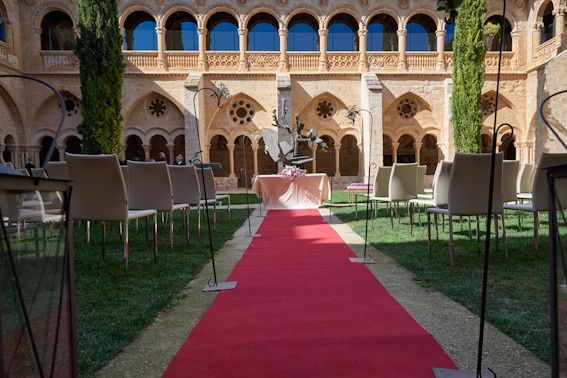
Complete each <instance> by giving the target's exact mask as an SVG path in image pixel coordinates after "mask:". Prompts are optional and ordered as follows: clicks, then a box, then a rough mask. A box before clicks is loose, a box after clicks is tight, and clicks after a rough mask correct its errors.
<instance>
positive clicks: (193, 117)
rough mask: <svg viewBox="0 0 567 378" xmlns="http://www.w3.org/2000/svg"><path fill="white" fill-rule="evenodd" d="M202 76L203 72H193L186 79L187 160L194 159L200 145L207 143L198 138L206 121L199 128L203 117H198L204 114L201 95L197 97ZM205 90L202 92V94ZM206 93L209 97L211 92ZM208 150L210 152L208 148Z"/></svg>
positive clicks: (199, 149)
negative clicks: (201, 106)
mask: <svg viewBox="0 0 567 378" xmlns="http://www.w3.org/2000/svg"><path fill="white" fill-rule="evenodd" d="M202 76H203V74H202V73H191V74H189V76H187V79H186V80H185V88H186V91H185V113H184V116H185V159H186V160H187V161H189V160H191V159H193V157H194V156H196V155H198V153H199V151H201V147H200V146H202V145H204V144H205V141H204V140H201V141H199V138H198V135H199V132H201V133H204V130H205V125H204V123H203V124H201V125H200V126H199V128H200V130H197V125H198V124H199V123H200V122H198V121H199V120H200V119H202V118H199V119H198V117H199V114H204V111H202V110H201V112H200V113H199V109H200V102H201V101H200V99H199V97H200V96H199V95H197V97H195V93H197V91H198V90H199V85H200V83H201V78H202ZM203 92H204V91H203ZM203 92H201V94H202V93H203ZM205 95H207V98H208V95H209V94H208V93H205ZM193 98H195V101H196V104H195V105H196V109H197V112H196V113H195V109H194V106H193ZM206 151H207V153H208V150H206ZM204 152H205V151H203V153H204ZM203 160H204V157H203Z"/></svg>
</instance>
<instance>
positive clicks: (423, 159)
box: [419, 134, 439, 175]
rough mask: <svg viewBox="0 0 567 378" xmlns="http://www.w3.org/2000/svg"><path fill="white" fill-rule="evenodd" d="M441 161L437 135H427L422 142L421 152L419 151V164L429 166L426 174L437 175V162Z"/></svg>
mask: <svg viewBox="0 0 567 378" xmlns="http://www.w3.org/2000/svg"><path fill="white" fill-rule="evenodd" d="M438 161H439V150H438V147H437V138H436V137H435V135H431V134H427V135H425V136H424V137H423V139H422V140H421V150H420V151H419V162H420V164H422V165H426V166H427V170H426V174H428V175H432V174H434V173H435V168H436V167H437V162H438Z"/></svg>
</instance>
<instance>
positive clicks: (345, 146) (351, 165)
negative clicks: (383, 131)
mask: <svg viewBox="0 0 567 378" xmlns="http://www.w3.org/2000/svg"><path fill="white" fill-rule="evenodd" d="M361 158H362V156H361V151H360V148H359V147H358V140H357V138H356V136H354V135H352V134H345V135H344V136H343V137H342V138H341V148H340V150H339V162H340V164H339V169H340V174H341V176H358V175H359V173H360V172H359V167H360V159H361Z"/></svg>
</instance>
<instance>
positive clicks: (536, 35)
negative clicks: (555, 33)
mask: <svg viewBox="0 0 567 378" xmlns="http://www.w3.org/2000/svg"><path fill="white" fill-rule="evenodd" d="M542 28H543V22H541V21H537V22H536V23H535V24H534V30H533V33H532V38H533V39H532V41H533V42H532V43H533V46H532V48H533V49H535V48H536V47H538V46H539V45H540V44H541V29H542Z"/></svg>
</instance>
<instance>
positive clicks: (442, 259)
mask: <svg viewBox="0 0 567 378" xmlns="http://www.w3.org/2000/svg"><path fill="white" fill-rule="evenodd" d="M342 196H344V192H343V193H341V192H338V193H336V199H337V200H340V199H341V198H342ZM361 209H362V212H361ZM380 209H381V210H380V211H379V215H378V218H377V219H376V220H375V221H374V224H373V225H372V223H371V225H370V227H369V233H368V235H369V236H368V240H369V242H370V243H371V244H372V245H373V246H375V247H376V248H378V249H379V250H380V251H382V252H384V253H385V254H387V255H388V256H390V257H392V258H393V259H395V260H396V261H397V262H398V263H399V264H400V265H402V266H403V267H405V268H406V269H408V270H409V271H411V272H412V273H413V274H415V279H416V280H417V281H418V282H419V284H421V285H422V286H424V287H426V288H431V289H433V290H437V291H440V292H442V293H443V294H445V295H447V296H448V297H449V298H451V299H453V300H455V301H456V302H458V303H460V304H462V305H464V306H465V307H467V308H468V309H469V310H471V311H472V312H473V313H475V314H478V313H479V308H480V294H481V290H480V288H481V278H482V257H481V251H483V247H484V244H482V241H483V239H482V238H481V244H480V245H478V248H477V243H476V238H475V237H474V229H475V226H474V223H473V226H472V228H473V240H469V238H468V226H467V224H464V229H463V231H461V226H460V224H459V223H458V221H457V223H456V224H455V228H454V229H455V231H456V237H455V246H456V247H455V249H454V258H455V265H454V266H452V267H451V266H449V264H448V261H449V259H448V251H447V245H448V242H447V241H448V234H447V233H446V232H443V231H442V228H441V226H439V233H440V234H439V239H440V240H439V241H435V233H434V229H433V238H434V241H433V252H432V253H431V254H429V253H428V252H427V227H426V223H423V225H422V226H421V227H419V226H416V227H415V228H414V232H413V235H410V233H409V228H408V223H409V220H408V217H407V215H406V214H405V212H403V213H402V216H401V218H400V223H398V222H397V221H395V223H394V230H392V229H391V226H390V221H389V218H388V217H387V215H386V211H385V210H384V205H381V207H380ZM364 210H365V205H362V206H360V205H359V220H355V216H354V208H353V207H338V208H336V209H334V213H335V214H336V215H337V216H339V217H340V219H341V220H343V221H344V222H347V223H349V225H350V226H351V227H352V228H353V229H354V230H355V231H356V232H357V233H358V234H360V235H364V220H362V219H360V218H363V217H364ZM532 219H533V218H532V217H531V215H524V217H523V220H524V222H523V227H524V229H523V231H521V232H520V230H519V229H518V222H517V216H516V214H514V213H509V215H508V217H507V230H508V238H509V255H510V257H509V258H508V259H506V257H505V255H504V251H503V246H502V244H500V248H499V252H498V253H496V252H495V250H494V248H492V251H491V258H490V273H489V297H488V302H487V303H488V304H487V320H488V321H489V322H490V323H492V324H493V325H495V326H496V327H498V328H499V329H500V330H501V331H502V332H504V333H506V334H507V335H509V336H510V337H512V338H513V339H515V340H516V341H517V342H518V343H520V344H522V345H524V346H525V347H526V348H528V349H529V350H531V351H532V352H533V353H534V354H536V355H537V356H538V357H539V358H541V359H542V360H543V361H549V359H550V347H549V321H548V298H549V297H548V270H547V269H548V259H547V221H546V219H545V218H544V220H543V221H542V224H541V227H540V247H539V251H535V250H534V248H533V244H532V234H533V228H532ZM422 220H423V221H424V222H426V217H425V216H422ZM485 227H486V225H485V222H484V221H483V220H481V230H483V229H485ZM446 231H447V228H446ZM482 235H484V234H482ZM500 240H501V241H502V239H500ZM493 246H494V244H493Z"/></svg>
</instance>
